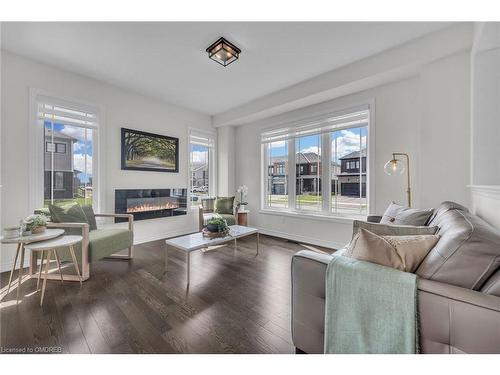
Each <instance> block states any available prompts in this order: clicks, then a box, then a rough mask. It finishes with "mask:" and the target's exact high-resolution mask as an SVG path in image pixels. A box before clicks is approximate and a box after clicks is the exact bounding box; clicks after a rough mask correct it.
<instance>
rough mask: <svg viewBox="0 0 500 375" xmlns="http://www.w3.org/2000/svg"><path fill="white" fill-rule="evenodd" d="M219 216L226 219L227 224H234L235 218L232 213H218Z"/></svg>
mask: <svg viewBox="0 0 500 375" xmlns="http://www.w3.org/2000/svg"><path fill="white" fill-rule="evenodd" d="M219 216H220V217H222V218H223V219H224V220H226V223H227V225H235V224H236V218H235V216H234V215H233V214H230V215H229V214H219Z"/></svg>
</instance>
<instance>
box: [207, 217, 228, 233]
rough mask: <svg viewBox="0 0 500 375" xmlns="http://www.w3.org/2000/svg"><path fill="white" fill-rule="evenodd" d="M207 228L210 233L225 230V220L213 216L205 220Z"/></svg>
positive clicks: (226, 229) (226, 228)
mask: <svg viewBox="0 0 500 375" xmlns="http://www.w3.org/2000/svg"><path fill="white" fill-rule="evenodd" d="M207 230H208V231H209V232H212V233H221V232H227V231H228V226H227V222H226V220H224V219H223V218H221V217H213V218H211V219H210V220H208V221H207Z"/></svg>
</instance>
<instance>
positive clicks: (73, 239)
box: [24, 235, 82, 306]
mask: <svg viewBox="0 0 500 375" xmlns="http://www.w3.org/2000/svg"><path fill="white" fill-rule="evenodd" d="M81 241H82V236H73V235H71V236H61V237H57V238H54V239H52V240H48V241H41V242H35V243H32V244H29V245H25V247H24V248H25V249H26V250H31V251H41V252H42V255H41V263H40V271H39V272H38V280H37V283H36V289H37V290H38V287H39V285H40V278H41V276H42V268H43V258H44V255H45V253H47V259H46V260H45V277H44V279H43V285H42V296H41V298H40V306H42V304H43V296H44V295H45V287H46V285H47V275H48V273H49V267H50V259H51V258H52V253H54V257H55V259H56V263H57V268H58V269H59V275H61V282H64V279H63V275H62V272H61V263H60V262H59V256H58V255H57V250H56V249H58V248H60V247H69V252H70V254H71V259H73V265H74V266H75V271H76V273H77V275H78V278H79V279H80V284H81V283H82V277H81V275H80V269H79V268H78V263H77V261H76V256H75V251H74V249H73V245H76V244H77V243H79V242H81Z"/></svg>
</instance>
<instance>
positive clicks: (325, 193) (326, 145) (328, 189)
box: [321, 133, 332, 213]
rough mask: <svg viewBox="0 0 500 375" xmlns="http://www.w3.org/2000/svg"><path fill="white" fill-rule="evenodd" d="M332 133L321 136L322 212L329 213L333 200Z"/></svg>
mask: <svg viewBox="0 0 500 375" xmlns="http://www.w3.org/2000/svg"><path fill="white" fill-rule="evenodd" d="M331 151H332V147H331V142H330V133H323V134H321V195H322V204H323V207H322V211H323V213H329V211H330V206H331V199H332V184H331V183H330V181H331V166H330V165H331V162H330V161H331V160H332V159H331Z"/></svg>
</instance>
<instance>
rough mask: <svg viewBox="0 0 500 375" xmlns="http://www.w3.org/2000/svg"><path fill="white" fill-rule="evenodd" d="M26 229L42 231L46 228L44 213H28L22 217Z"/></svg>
mask: <svg viewBox="0 0 500 375" xmlns="http://www.w3.org/2000/svg"><path fill="white" fill-rule="evenodd" d="M24 225H25V227H26V230H27V231H29V232H31V233H33V234H37V233H43V232H45V229H47V217H46V216H45V215H30V216H28V217H27V218H25V219H24Z"/></svg>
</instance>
